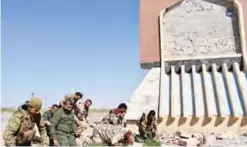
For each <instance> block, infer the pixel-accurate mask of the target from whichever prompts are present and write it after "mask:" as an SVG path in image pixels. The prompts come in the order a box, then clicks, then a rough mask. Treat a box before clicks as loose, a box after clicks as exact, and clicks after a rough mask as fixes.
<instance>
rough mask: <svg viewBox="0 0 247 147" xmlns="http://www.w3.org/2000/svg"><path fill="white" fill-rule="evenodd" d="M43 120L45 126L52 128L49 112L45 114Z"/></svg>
mask: <svg viewBox="0 0 247 147" xmlns="http://www.w3.org/2000/svg"><path fill="white" fill-rule="evenodd" d="M43 118H44V121H45V124H46V125H48V126H50V122H49V116H48V112H45V113H44V114H43Z"/></svg>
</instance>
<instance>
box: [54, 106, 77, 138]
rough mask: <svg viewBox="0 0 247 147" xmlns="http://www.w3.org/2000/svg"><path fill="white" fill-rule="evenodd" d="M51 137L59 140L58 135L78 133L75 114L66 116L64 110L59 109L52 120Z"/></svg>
mask: <svg viewBox="0 0 247 147" xmlns="http://www.w3.org/2000/svg"><path fill="white" fill-rule="evenodd" d="M50 129H51V130H50V131H51V132H50V133H51V137H52V138H53V139H54V140H57V135H59V134H61V133H63V134H68V135H72V134H74V133H75V132H76V123H75V119H74V113H69V114H66V113H65V112H64V109H63V108H59V109H58V110H57V111H56V112H55V113H54V115H53V117H52V119H51V126H50Z"/></svg>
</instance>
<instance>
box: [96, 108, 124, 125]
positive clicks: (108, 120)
mask: <svg viewBox="0 0 247 147" xmlns="http://www.w3.org/2000/svg"><path fill="white" fill-rule="evenodd" d="M100 123H101V124H111V125H121V126H123V127H126V125H127V122H126V120H125V119H124V118H118V117H117V115H116V114H115V113H113V110H111V111H110V113H109V114H108V115H107V116H106V117H105V118H103V119H102V121H101V122H100Z"/></svg>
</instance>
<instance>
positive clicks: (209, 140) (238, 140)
mask: <svg viewBox="0 0 247 147" xmlns="http://www.w3.org/2000/svg"><path fill="white" fill-rule="evenodd" d="M158 139H159V141H160V142H161V143H162V144H163V145H176V146H235V145H247V132H246V133H244V134H242V135H239V134H236V133H234V132H228V131H224V132H219V133H189V132H176V133H172V134H169V133H163V134H161V135H159V136H158Z"/></svg>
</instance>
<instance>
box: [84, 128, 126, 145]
mask: <svg viewBox="0 0 247 147" xmlns="http://www.w3.org/2000/svg"><path fill="white" fill-rule="evenodd" d="M127 132H128V129H126V128H124V127H123V126H120V125H117V126H113V125H110V124H99V125H97V126H95V128H94V130H93V134H92V136H90V137H85V136H83V135H82V136H81V138H80V139H81V144H80V145H84V144H91V143H94V144H108V145H114V144H116V143H118V142H119V141H121V140H123V139H125V138H124V135H125V134H126V133H127Z"/></svg>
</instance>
